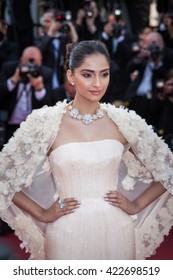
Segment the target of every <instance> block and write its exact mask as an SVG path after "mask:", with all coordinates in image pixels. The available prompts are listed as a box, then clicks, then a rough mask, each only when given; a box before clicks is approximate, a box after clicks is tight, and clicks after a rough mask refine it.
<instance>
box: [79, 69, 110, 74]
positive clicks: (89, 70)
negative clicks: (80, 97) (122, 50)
mask: <svg viewBox="0 0 173 280" xmlns="http://www.w3.org/2000/svg"><path fill="white" fill-rule="evenodd" d="M108 70H110V68H106V69H103V70H101V71H100V72H104V71H108ZM83 71H88V72H92V73H93V72H95V70H91V69H82V70H81V72H83Z"/></svg>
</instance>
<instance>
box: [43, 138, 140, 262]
mask: <svg viewBox="0 0 173 280" xmlns="http://www.w3.org/2000/svg"><path fill="white" fill-rule="evenodd" d="M123 150H124V146H123V145H122V144H121V143H120V142H118V141H116V140H109V139H107V140H101V141H94V142H78V143H69V144H65V145H63V146H60V147H58V148H57V149H55V150H54V151H52V153H51V154H50V156H49V160H50V165H51V169H52V174H53V177H54V181H55V184H56V187H57V191H58V194H59V196H60V197H61V198H67V197H75V198H77V199H78V200H79V201H80V202H81V206H80V207H79V208H78V209H77V210H76V211H75V212H74V213H71V214H69V215H66V216H63V217H62V218H60V219H58V220H57V221H55V222H53V223H50V224H48V225H47V230H46V244H45V246H46V259H54V260H66V259H69V260H99V259H100V260H101V259H102V260H103V259H105V260H108V259H110V260H111V259H112V260H113V259H115V260H120V259H126V260H127V259H135V229H134V223H133V221H132V218H131V216H129V215H127V214H126V213H125V212H124V211H122V210H121V209H119V208H117V207H114V206H112V205H110V204H109V203H108V202H106V201H104V195H105V194H106V193H107V192H108V191H109V190H115V189H117V187H118V186H117V181H118V174H119V164H120V161H121V157H122V154H123Z"/></svg>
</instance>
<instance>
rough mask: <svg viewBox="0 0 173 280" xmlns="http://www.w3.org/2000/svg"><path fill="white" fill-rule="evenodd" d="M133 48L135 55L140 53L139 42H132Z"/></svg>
mask: <svg viewBox="0 0 173 280" xmlns="http://www.w3.org/2000/svg"><path fill="white" fill-rule="evenodd" d="M131 50H132V54H133V55H134V56H137V55H138V54H139V53H140V45H139V43H138V42H134V43H132V48H131Z"/></svg>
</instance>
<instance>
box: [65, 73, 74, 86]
mask: <svg viewBox="0 0 173 280" xmlns="http://www.w3.org/2000/svg"><path fill="white" fill-rule="evenodd" d="M67 79H68V81H69V83H70V84H71V85H72V86H74V78H73V73H72V72H71V70H69V69H68V70H67Z"/></svg>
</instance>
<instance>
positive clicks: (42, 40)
mask: <svg viewBox="0 0 173 280" xmlns="http://www.w3.org/2000/svg"><path fill="white" fill-rule="evenodd" d="M52 40H53V38H51V37H49V36H48V35H44V36H40V37H38V38H36V39H35V42H34V45H35V46H37V47H38V48H39V49H40V50H41V53H42V56H43V65H45V66H48V67H50V68H51V69H54V67H55V63H56V61H55V57H54V49H53V46H52ZM59 40H60V45H59V50H58V61H57V66H56V69H57V76H58V79H59V84H60V85H62V84H63V81H64V61H65V55H66V44H67V43H69V42H70V40H69V38H68V37H67V38H60V39H59Z"/></svg>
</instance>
